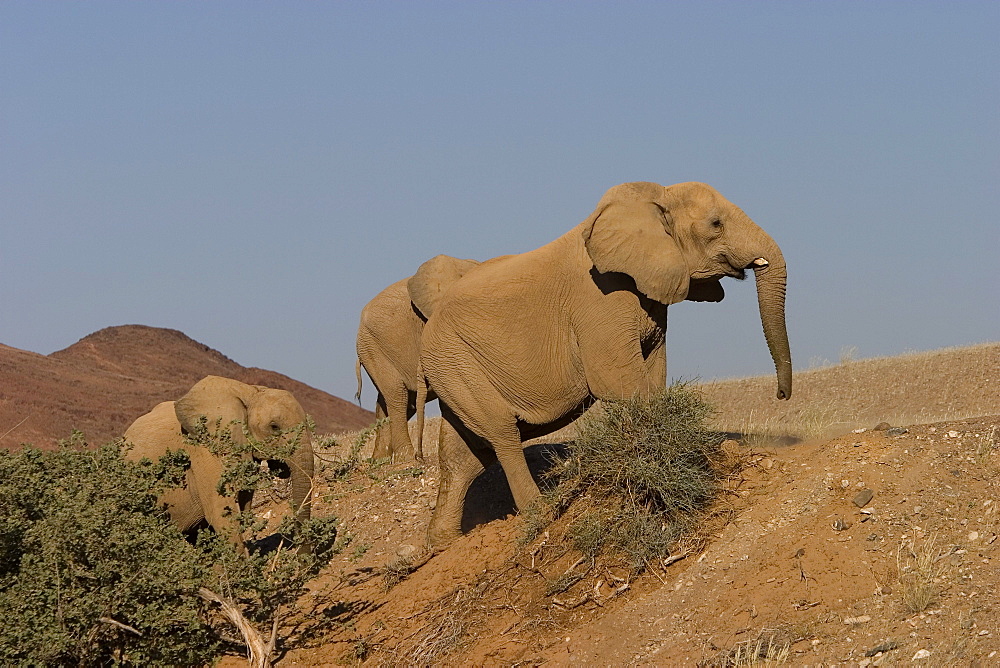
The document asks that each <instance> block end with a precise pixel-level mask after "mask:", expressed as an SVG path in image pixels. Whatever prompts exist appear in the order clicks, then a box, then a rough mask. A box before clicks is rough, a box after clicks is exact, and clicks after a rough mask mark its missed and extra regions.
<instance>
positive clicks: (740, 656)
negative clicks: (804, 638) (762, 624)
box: [704, 631, 790, 668]
mask: <svg viewBox="0 0 1000 668" xmlns="http://www.w3.org/2000/svg"><path fill="white" fill-rule="evenodd" d="M789 648H790V644H789V642H788V641H787V640H785V639H782V638H781V637H779V634H778V633H775V632H773V631H771V632H765V631H761V632H760V633H758V634H757V635H756V637H754V638H751V639H750V640H745V641H743V642H741V643H739V644H738V645H736V647H735V648H734V649H732V650H731V651H728V652H724V653H723V654H722V656H721V657H720V658H719V659H718V660H716V661H713V662H710V663H708V664H705V666H704V668H771V667H772V666H783V665H785V664H786V663H788V655H789Z"/></svg>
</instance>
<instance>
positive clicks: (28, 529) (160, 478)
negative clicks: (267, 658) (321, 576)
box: [0, 433, 336, 666]
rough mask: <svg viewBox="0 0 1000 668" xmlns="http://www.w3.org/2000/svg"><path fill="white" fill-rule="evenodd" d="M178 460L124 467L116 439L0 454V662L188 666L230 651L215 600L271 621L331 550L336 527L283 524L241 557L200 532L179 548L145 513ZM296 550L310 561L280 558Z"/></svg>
mask: <svg viewBox="0 0 1000 668" xmlns="http://www.w3.org/2000/svg"><path fill="white" fill-rule="evenodd" d="M185 465H186V457H185V456H184V455H183V454H182V453H181V454H179V455H174V456H168V457H165V458H164V459H163V460H162V461H161V462H159V463H157V464H156V465H154V466H148V465H146V466H142V465H138V464H134V463H131V462H127V461H125V460H124V459H123V457H122V445H121V443H120V442H116V443H111V444H107V445H104V446H102V447H100V448H97V449H86V443H85V442H84V441H83V439H82V436H81V435H80V434H78V433H75V434H74V436H73V438H72V439H71V441H70V442H64V443H62V444H61V447H60V448H59V449H58V450H55V451H51V452H43V451H40V450H37V449H35V448H32V447H30V446H29V447H25V448H24V449H23V450H21V451H19V452H7V451H3V452H0V619H3V620H4V623H3V624H2V625H0V664H2V665H56V666H58V665H79V666H95V665H106V664H108V665H112V664H113V665H133V666H150V665H200V664H206V663H211V661H212V660H213V658H214V657H216V656H218V655H219V654H220V653H221V652H222V651H223V650H224V649H226V648H230V649H232V648H233V645H232V643H231V642H230V641H227V640H225V638H227V637H231V636H232V635H233V633H232V627H231V626H230V625H229V620H227V619H224V618H222V617H220V616H219V614H218V612H217V611H216V608H217V606H216V605H215V604H213V603H210V602H208V601H207V600H206V598H205V596H204V593H205V592H206V591H211V592H215V593H216V594H218V595H219V596H220V597H221V598H222V599H224V600H225V601H227V602H228V603H231V604H233V605H234V606H235V607H236V608H238V609H239V610H240V611H241V612H242V614H243V615H244V616H245V618H246V619H247V620H249V621H250V622H251V623H252V624H255V625H266V627H267V628H270V624H268V622H269V621H271V620H272V619H275V618H276V615H277V611H278V607H279V606H282V605H287V604H289V603H291V602H292V601H294V599H295V598H297V597H298V595H299V594H300V593H301V591H302V588H303V586H304V584H305V581H306V580H307V579H308V578H310V577H312V576H313V575H314V574H315V573H316V572H317V571H318V570H319V568H320V567H321V566H322V565H323V564H324V563H326V561H328V560H329V557H330V556H331V555H332V553H333V549H334V539H335V535H336V527H335V525H336V521H335V520H334V519H333V518H326V519H324V520H318V521H316V522H311V523H309V524H308V525H306V526H304V527H302V528H301V529H299V528H293V527H290V526H289V527H284V528H285V529H286V533H287V535H288V536H289V539H288V540H289V541H290V545H289V546H288V547H287V548H282V549H279V550H277V551H274V552H272V553H270V554H263V553H255V554H247V553H245V552H244V551H242V550H240V549H238V548H237V547H236V546H235V545H233V544H232V543H231V542H229V541H226V540H222V539H221V538H220V537H217V536H215V535H214V534H212V533H211V532H202V533H201V534H199V537H198V540H197V542H196V543H191V542H189V541H188V540H186V539H185V537H184V536H183V535H182V534H181V533H180V532H179V531H178V530H177V529H176V528H175V527H174V526H173V525H172V524H170V523H169V521H168V520H167V517H166V515H165V513H164V512H163V511H162V510H161V509H159V508H158V506H157V503H156V498H157V496H158V495H159V494H160V493H161V492H162V490H163V489H164V488H165V486H167V485H170V484H176V483H177V482H178V481H179V480H181V479H182V475H183V471H184V466H185ZM302 543H309V544H310V545H311V546H313V548H314V551H313V552H312V553H308V554H300V553H298V552H297V551H296V550H294V549H289V548H293V547H295V546H296V545H299V544H302Z"/></svg>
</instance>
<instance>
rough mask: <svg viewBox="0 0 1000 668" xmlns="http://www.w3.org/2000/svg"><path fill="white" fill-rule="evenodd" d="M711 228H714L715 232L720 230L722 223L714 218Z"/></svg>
mask: <svg viewBox="0 0 1000 668" xmlns="http://www.w3.org/2000/svg"><path fill="white" fill-rule="evenodd" d="M712 227H714V228H715V229H717V230H721V229H722V221H721V220H719V219H718V218H716V219H715V220H713V221H712Z"/></svg>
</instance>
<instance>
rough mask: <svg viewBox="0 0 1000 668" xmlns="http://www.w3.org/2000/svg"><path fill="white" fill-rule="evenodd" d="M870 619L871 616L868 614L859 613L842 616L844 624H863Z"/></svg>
mask: <svg viewBox="0 0 1000 668" xmlns="http://www.w3.org/2000/svg"><path fill="white" fill-rule="evenodd" d="M871 620H872V618H871V617H870V616H869V615H861V616H860V617H844V623H845V624H865V623H867V622H870V621H871Z"/></svg>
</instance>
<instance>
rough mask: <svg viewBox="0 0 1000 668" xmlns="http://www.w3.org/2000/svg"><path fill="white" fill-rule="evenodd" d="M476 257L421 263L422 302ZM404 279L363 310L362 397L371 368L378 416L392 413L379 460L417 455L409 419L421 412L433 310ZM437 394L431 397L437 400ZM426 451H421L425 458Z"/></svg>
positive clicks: (379, 438) (378, 438)
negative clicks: (425, 337) (424, 338)
mask: <svg viewBox="0 0 1000 668" xmlns="http://www.w3.org/2000/svg"><path fill="white" fill-rule="evenodd" d="M478 265H479V262H477V261H476V260H460V259H458V258H454V257H450V256H448V255H437V256H435V257H433V258H431V259H430V260H428V261H427V262H424V263H423V264H422V265H420V268H419V269H418V270H417V274H416V275H417V276H420V277H421V279H422V280H421V283H420V284H421V286H423V288H424V294H423V295H422V296H421V297H422V303H423V304H424V305H425V308H426V309H431V308H432V305H433V304H434V303H435V302H436V301H437V299H439V298H440V295H441V294H443V293H444V291H446V290H447V289H448V286H449V285H451V284H452V283H454V282H455V281H457V280H458V279H459V278H461V277H462V275H463V274H465V273H466V272H467V271H468V270H469V269H471V268H473V267H475V266H478ZM409 280H410V279H403V280H401V281H397V282H395V283H393V284H392V285H390V286H389V287H387V288H386V289H385V290H382V292H380V293H378V294H377V295H375V297H374V298H372V300H371V301H370V302H368V303H367V304H366V305H365V307H364V308H363V309H362V310H361V323H360V324H359V326H358V338H357V351H358V364H357V366H356V367H355V373H356V374H357V377H358V392H357V394H355V397H356V398H357V399H358V400H360V399H361V368H362V367H364V369H365V371H367V372H368V377H369V378H371V379H372V383H373V384H374V385H375V389H376V390H378V398H377V400H376V403H375V417H376V418H377V419H382V418H385V417H388V418H389V425H388V429H380V430H379V431H378V433H377V434H376V435H375V450H374V452H373V453H372V456H373V457H374V458H375V459H385V458H388V457H391V458H392V459H394V460H396V461H401V460H403V459H409V458H412V457H414V450H413V441H412V440H411V439H410V432H409V429H408V428H407V421H408V420H409V419H410V418H411V417H413V414H414V413H415V412H416V396H417V361H418V358H419V356H420V334H421V332H423V329H424V322H425V321H426V320H427V316H428V315H429V314H428V313H424V312H422V311H421V310H420V309H418V308H416V307H415V306H414V305H413V303H412V302H411V301H410V295H409V293H408V292H407V287H406V286H407V281H409ZM433 398H434V396H433V394H431V395H430V396H429V397H428V401H430V400H433ZM421 455H422V453H416V457H417V458H418V459H419V458H421Z"/></svg>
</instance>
